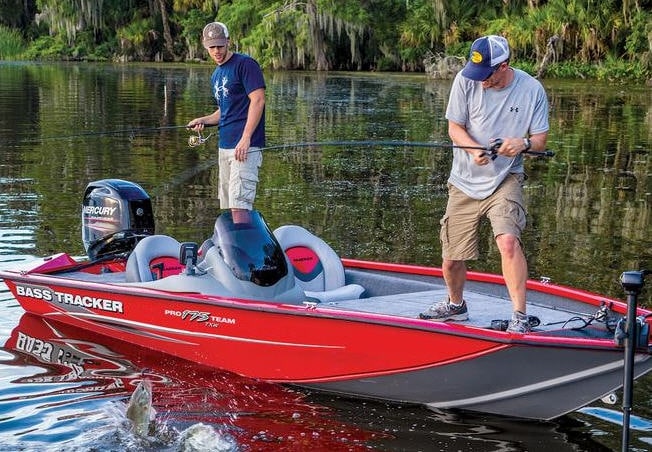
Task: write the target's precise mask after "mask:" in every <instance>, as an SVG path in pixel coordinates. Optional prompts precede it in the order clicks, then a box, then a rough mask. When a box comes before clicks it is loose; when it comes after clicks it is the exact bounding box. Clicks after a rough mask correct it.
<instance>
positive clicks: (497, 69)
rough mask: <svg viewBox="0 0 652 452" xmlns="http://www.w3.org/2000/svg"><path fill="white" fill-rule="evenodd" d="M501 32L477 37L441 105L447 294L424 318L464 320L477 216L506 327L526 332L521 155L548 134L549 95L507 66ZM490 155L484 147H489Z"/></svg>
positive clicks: (543, 145) (543, 143)
mask: <svg viewBox="0 0 652 452" xmlns="http://www.w3.org/2000/svg"><path fill="white" fill-rule="evenodd" d="M509 60H510V49H509V44H508V43H507V40H506V39H505V38H504V37H502V36H497V35H490V36H484V37H482V38H478V39H476V40H475V41H474V42H473V45H472V46H471V52H470V55H469V61H468V62H467V63H466V65H465V66H464V69H462V70H461V71H460V72H459V73H458V74H457V76H456V77H455V80H454V81H453V85H452V87H451V92H450V98H449V102H448V106H447V108H446V119H448V134H449V135H450V137H451V140H453V143H454V145H455V147H454V149H453V164H452V168H451V173H450V177H449V178H448V204H447V206H446V212H445V214H444V217H443V218H442V219H441V222H440V224H441V231H440V239H441V244H442V259H443V260H442V271H443V275H444V280H445V282H446V286H447V288H448V299H447V300H443V301H440V302H437V303H434V304H433V305H432V306H430V308H429V309H427V310H426V311H425V312H423V313H421V315H420V317H421V318H423V319H430V320H436V321H440V322H443V321H447V320H453V321H461V320H466V319H467V318H468V311H467V307H466V302H465V300H464V298H463V290H464V285H465V282H466V263H465V262H466V261H467V260H471V259H477V258H478V256H479V250H478V241H479V238H478V232H479V224H480V220H481V219H482V218H487V219H489V221H490V222H491V227H492V230H493V234H494V240H495V241H496V245H497V247H498V250H499V252H500V258H501V267H502V272H503V277H504V279H505V285H506V286H507V290H508V292H509V296H510V298H511V300H512V308H513V314H512V319H511V321H510V322H509V326H508V328H507V330H508V331H509V332H511V333H519V334H522V333H527V332H529V331H530V325H529V321H528V317H527V316H526V313H525V310H526V280H527V261H526V259H525V254H524V252H523V247H522V243H521V232H522V231H523V228H524V227H525V203H524V198H523V189H522V184H523V181H524V180H525V174H524V172H523V152H524V151H527V150H529V149H530V148H531V149H535V150H539V151H542V150H544V149H545V148H546V140H547V137H548V99H547V97H546V93H545V91H544V89H543V86H542V85H541V83H539V81H538V80H536V79H534V78H533V77H532V76H530V75H529V74H527V73H526V72H524V71H521V70H519V69H516V68H513V67H511V66H510V64H509ZM495 139H501V140H502V144H500V145H499V146H497V149H496V154H495V155H488V153H487V152H485V151H483V150H482V147H490V148H493V145H492V142H493V140H495Z"/></svg>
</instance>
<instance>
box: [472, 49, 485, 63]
mask: <svg viewBox="0 0 652 452" xmlns="http://www.w3.org/2000/svg"><path fill="white" fill-rule="evenodd" d="M471 61H473V62H474V63H475V64H479V63H482V54H481V53H480V52H478V51H477V50H474V51H473V52H472V53H471Z"/></svg>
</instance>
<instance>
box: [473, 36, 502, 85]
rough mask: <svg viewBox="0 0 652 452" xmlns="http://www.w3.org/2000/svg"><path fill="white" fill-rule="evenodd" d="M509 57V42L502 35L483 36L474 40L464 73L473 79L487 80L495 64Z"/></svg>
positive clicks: (478, 80)
mask: <svg viewBox="0 0 652 452" xmlns="http://www.w3.org/2000/svg"><path fill="white" fill-rule="evenodd" d="M508 59H509V44H508V43H507V39H505V38H503V37H502V36H497V35H489V36H483V37H482V38H478V39H476V40H475V41H473V44H472V45H471V52H470V54H469V61H468V62H467V63H466V66H464V69H462V75H463V76H464V77H466V78H470V79H471V80H475V81H477V82H481V81H483V80H486V79H487V78H488V77H489V76H490V75H491V74H493V72H494V70H495V66H497V65H499V64H500V63H502V62H503V61H507V60H508Z"/></svg>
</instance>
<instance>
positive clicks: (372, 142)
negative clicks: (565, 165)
mask: <svg viewBox="0 0 652 452" xmlns="http://www.w3.org/2000/svg"><path fill="white" fill-rule="evenodd" d="M501 144H502V140H501V141H500V142H499V141H498V140H496V141H495V142H494V143H493V144H492V146H491V147H486V146H460V145H456V144H450V143H436V142H427V141H395V140H363V141H356V140H348V141H307V142H303V143H291V144H277V145H273V146H265V147H262V148H258V149H254V150H250V151H248V153H249V152H261V151H275V150H279V149H287V148H298V147H317V146H396V147H400V146H405V147H417V148H446V149H451V148H460V149H479V150H483V151H486V152H487V153H489V154H490V155H491V156H492V160H493V159H495V158H496V157H497V156H498V154H497V152H498V148H499V147H500V145H501ZM522 154H527V155H532V156H537V157H554V155H555V152H554V151H551V150H545V151H533V150H530V149H528V150H526V151H523V152H522Z"/></svg>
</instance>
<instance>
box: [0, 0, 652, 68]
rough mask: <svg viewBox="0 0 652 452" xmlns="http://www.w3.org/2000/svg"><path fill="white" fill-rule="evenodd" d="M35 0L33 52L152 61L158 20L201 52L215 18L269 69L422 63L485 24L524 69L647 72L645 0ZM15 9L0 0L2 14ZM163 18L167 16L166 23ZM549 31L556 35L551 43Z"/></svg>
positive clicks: (159, 50) (462, 48) (236, 45)
mask: <svg viewBox="0 0 652 452" xmlns="http://www.w3.org/2000/svg"><path fill="white" fill-rule="evenodd" d="M35 4H36V9H37V13H38V14H30V15H29V17H30V18H31V19H29V20H31V21H32V22H30V23H27V24H25V25H24V26H21V28H20V29H21V30H23V33H24V36H26V38H27V39H28V46H29V50H28V52H27V53H26V55H27V56H26V57H30V58H52V59H57V58H59V59H93V60H106V59H115V58H116V57H118V58H120V59H122V60H152V59H157V58H160V57H161V55H165V54H166V53H165V52H163V47H164V44H166V45H167V48H168V49H169V48H170V39H168V41H167V42H165V41H164V39H165V36H164V33H163V31H164V30H167V29H168V28H164V26H163V25H169V30H170V34H171V36H169V35H168V36H169V38H171V41H172V42H173V47H174V49H173V50H172V51H168V53H170V52H172V53H173V54H174V55H175V56H176V55H180V56H181V57H182V58H185V59H187V60H194V59H196V58H206V54H205V53H204V52H203V49H202V47H201V40H200V36H201V29H202V28H203V27H204V25H205V24H206V23H207V22H209V21H212V20H219V21H221V22H224V23H226V24H227V26H228V27H229V31H230V32H231V42H232V44H233V49H234V50H235V51H239V52H244V53H248V54H250V55H252V56H253V57H254V58H256V59H257V60H258V61H259V62H260V63H261V65H262V66H263V67H266V68H272V69H317V70H327V69H343V70H381V71H382V70H390V71H392V70H403V71H422V70H423V69H424V59H425V58H426V57H427V55H429V54H432V53H437V54H446V55H451V56H462V57H464V58H466V57H467V55H468V49H469V46H470V44H471V42H472V41H473V40H474V39H475V38H477V37H478V36H481V35H484V34H490V33H492V34H501V35H504V36H505V37H507V39H508V40H509V42H510V44H511V46H512V49H513V61H514V63H515V64H523V65H527V67H528V68H529V70H528V72H530V73H534V72H535V70H536V69H537V68H538V67H539V66H540V65H541V63H542V62H543V60H544V57H546V58H547V57H550V56H552V58H551V59H550V61H548V60H546V61H547V63H548V67H547V70H546V72H545V74H546V76H548V77H554V76H564V77H577V76H584V77H587V78H590V77H598V78H601V79H611V78H613V77H624V78H626V79H631V78H632V77H633V78H635V79H637V80H639V79H649V78H650V73H651V71H652V39H651V38H650V37H651V36H652V12H651V11H650V8H649V5H650V0H639V1H637V2H621V1H618V0H604V1H600V2H598V1H596V0H540V1H531V0H530V1H526V0H519V1H506V0H485V1H483V2H477V1H476V0H452V1H446V0H409V1H406V0H365V1H360V2H353V1H350V0H228V1H223V2H216V1H213V0H164V1H163V2H162V3H161V2H158V1H155V2H152V1H147V2H146V1H144V0H133V1H130V2H127V3H125V2H124V1H121V0H84V2H83V5H84V7H83V8H82V7H80V5H81V3H80V1H79V0H35ZM162 4H163V5H164V6H165V7H166V8H167V14H165V15H164V14H161V10H160V8H161V5H162ZM11 13H12V10H10V9H9V8H8V7H5V6H3V4H2V3H1V2H0V17H9V15H11ZM8 14H9V15H8ZM164 16H168V17H169V18H170V20H169V21H166V23H165V24H164V23H163V20H164ZM25 17H28V16H25ZM36 17H38V19H39V22H38V23H37V22H36V21H35V18H36ZM21 20H22V19H21ZM0 23H2V22H1V21H0ZM12 29H15V30H18V28H16V27H14V28H12ZM48 35H49V36H48ZM554 36H556V37H558V40H557V43H558V44H557V47H555V48H554V50H555V51H554V52H551V47H550V45H549V43H550V42H551V41H550V39H551V38H552V37H554ZM17 38H18V35H13V34H8V33H7V31H6V30H4V31H0V46H1V47H0V52H1V53H0V58H7V55H9V54H11V55H13V56H11V57H12V58H15V57H17V55H19V54H20V50H19V48H20V45H21V42H20V40H19V39H17ZM62 43H65V44H66V45H67V47H66V46H63V45H62ZM48 45H51V46H52V48H46V47H45V46H48Z"/></svg>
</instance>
